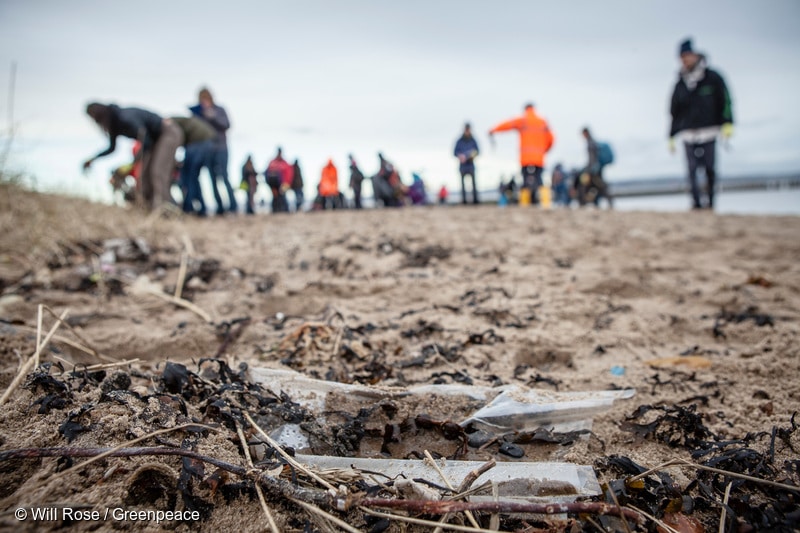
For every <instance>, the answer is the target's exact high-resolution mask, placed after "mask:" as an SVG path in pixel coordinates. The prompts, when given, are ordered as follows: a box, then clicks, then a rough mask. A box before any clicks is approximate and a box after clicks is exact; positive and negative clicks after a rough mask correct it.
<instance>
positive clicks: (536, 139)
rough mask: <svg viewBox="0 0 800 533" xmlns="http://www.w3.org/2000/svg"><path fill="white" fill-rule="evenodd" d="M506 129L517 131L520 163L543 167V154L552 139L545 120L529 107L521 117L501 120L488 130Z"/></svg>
mask: <svg viewBox="0 0 800 533" xmlns="http://www.w3.org/2000/svg"><path fill="white" fill-rule="evenodd" d="M508 130H517V131H518V132H519V163H520V165H522V166H523V167H526V166H529V165H532V166H537V167H543V166H544V154H546V153H547V152H548V151H549V150H550V148H552V146H553V140H554V138H553V133H552V132H551V131H550V127H549V126H548V125H547V122H546V121H545V120H544V119H543V118H542V117H540V116H539V115H537V114H536V112H535V111H534V110H533V108H532V107H530V108H527V109H525V113H524V114H523V115H522V116H521V117H517V118H514V119H511V120H508V121H506V122H501V123H500V124H498V125H497V126H495V127H494V128H492V129H491V130H489V133H496V132H498V131H508Z"/></svg>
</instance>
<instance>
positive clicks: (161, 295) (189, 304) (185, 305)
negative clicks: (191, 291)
mask: <svg viewBox="0 0 800 533" xmlns="http://www.w3.org/2000/svg"><path fill="white" fill-rule="evenodd" d="M141 291H142V292H143V293H145V294H150V295H153V296H156V297H158V298H161V299H162V300H164V301H166V302H169V303H171V304H175V305H177V306H179V307H183V308H184V309H188V310H189V311H191V312H192V313H194V314H196V315H197V316H199V317H200V318H202V319H203V320H205V321H206V322H211V321H212V320H211V315H209V314H208V313H206V312H205V311H203V310H202V309H201V308H199V307H198V306H196V305H195V304H193V303H192V302H190V301H189V300H184V299H183V298H175V297H174V296H171V295H169V294H164V293H163V292H161V291H158V290H155V289H151V288H150V287H146V288H143V289H141Z"/></svg>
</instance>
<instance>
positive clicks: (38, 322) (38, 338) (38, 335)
mask: <svg viewBox="0 0 800 533" xmlns="http://www.w3.org/2000/svg"><path fill="white" fill-rule="evenodd" d="M43 307H44V306H43V305H42V304H39V306H38V312H37V313H36V346H37V347H38V346H39V345H40V344H42V308H43ZM37 366H39V350H38V349H37V350H36V360H35V361H34V362H33V368H36V367H37Z"/></svg>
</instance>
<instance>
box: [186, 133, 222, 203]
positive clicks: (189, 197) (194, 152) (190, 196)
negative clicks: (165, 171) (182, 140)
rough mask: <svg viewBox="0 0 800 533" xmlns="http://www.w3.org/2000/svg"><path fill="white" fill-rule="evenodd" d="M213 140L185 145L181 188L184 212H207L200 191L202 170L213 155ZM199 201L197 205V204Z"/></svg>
mask: <svg viewBox="0 0 800 533" xmlns="http://www.w3.org/2000/svg"><path fill="white" fill-rule="evenodd" d="M213 150H214V148H213V145H212V144H211V141H203V142H199V143H192V144H189V145H187V146H186V147H185V149H184V157H183V167H181V177H180V181H181V190H182V191H183V205H182V208H183V212H184V213H197V214H200V215H205V214H206V203H205V200H204V199H203V193H202V192H201V191H200V171H201V170H202V169H203V166H207V165H208V162H209V158H210V157H212V156H213ZM195 202H197V206H195Z"/></svg>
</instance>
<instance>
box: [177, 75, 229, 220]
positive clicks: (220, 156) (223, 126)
mask: <svg viewBox="0 0 800 533" xmlns="http://www.w3.org/2000/svg"><path fill="white" fill-rule="evenodd" d="M197 99H198V104H197V105H195V106H192V107H190V108H189V110H190V111H191V112H192V115H194V116H196V117H200V118H202V119H204V120H206V121H207V122H208V123H209V124H211V126H212V127H213V128H214V130H216V132H217V138H216V140H215V143H214V152H213V154H212V157H211V159H210V160H209V163H208V169H209V172H210V173H211V185H212V189H213V191H214V200H215V201H216V202H217V214H218V215H222V214H223V213H225V211H226V209H225V206H224V204H223V202H222V196H221V195H220V193H219V186H218V185H219V184H218V182H219V181H222V185H223V186H224V187H225V191H226V193H227V195H228V208H227V211H229V212H231V213H235V212H237V211H238V205H237V204H236V196H235V195H234V193H233V187H231V182H230V181H229V180H228V136H227V133H226V132H227V131H228V129H230V127H231V122H230V119H229V118H228V113H227V112H226V111H225V108H223V107H222V106H219V105H217V104H215V103H214V97H213V96H212V95H211V91H209V90H208V89H207V88H205V87H203V88H202V89H200V92H199V94H198V96H197Z"/></svg>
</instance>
